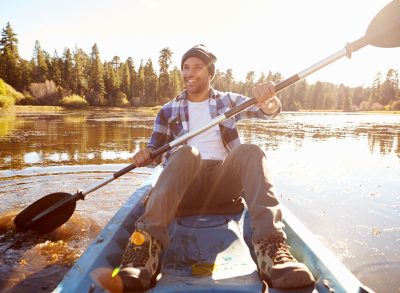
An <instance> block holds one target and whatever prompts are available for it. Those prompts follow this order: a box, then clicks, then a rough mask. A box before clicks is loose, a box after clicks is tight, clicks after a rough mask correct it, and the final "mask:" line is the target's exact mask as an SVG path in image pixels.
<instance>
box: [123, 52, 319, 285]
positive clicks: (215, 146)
mask: <svg viewBox="0 0 400 293" xmlns="http://www.w3.org/2000/svg"><path fill="white" fill-rule="evenodd" d="M215 61H216V57H215V55H214V54H212V53H211V52H210V51H209V50H208V49H207V48H206V47H205V46H204V45H197V46H194V47H193V48H191V49H190V50H188V51H187V52H186V53H185V54H184V55H183V57H182V62H181V69H182V76H183V80H184V84H185V87H186V89H185V90H184V91H183V92H182V93H181V94H179V95H178V96H177V97H176V98H175V99H173V100H172V101H170V102H169V103H167V104H165V105H164V106H163V107H162V109H161V110H160V112H159V113H158V115H157V118H156V121H155V126H154V131H153V134H152V136H151V139H150V143H149V145H148V147H147V148H145V149H142V150H140V151H139V152H138V153H136V154H135V155H134V157H133V163H134V164H135V165H136V166H138V167H140V166H144V165H146V164H148V163H150V162H151V159H150V154H151V152H152V151H154V150H156V149H157V148H160V147H161V146H163V145H164V144H166V143H168V142H170V141H171V140H173V139H174V138H176V137H178V136H181V135H182V134H184V133H187V132H188V131H192V130H195V129H198V128H199V127H201V126H204V125H205V124H206V123H207V122H209V121H210V120H211V119H212V118H214V117H216V116H218V115H219V114H221V113H224V112H225V111H227V110H229V109H231V108H232V107H234V106H235V105H238V104H240V103H242V102H244V101H245V100H246V99H248V98H246V97H243V96H241V95H238V94H234V93H223V92H219V91H217V90H214V89H213V88H212V87H211V86H210V83H211V80H212V79H213V77H214V74H215V65H214V63H215ZM252 94H253V97H255V98H256V99H257V101H258V102H259V103H258V104H257V105H256V106H252V107H250V108H249V109H247V110H245V111H243V112H242V113H240V114H238V115H236V116H235V117H234V118H230V119H228V120H226V121H224V122H221V123H220V124H219V125H218V126H215V127H213V128H211V129H209V130H207V131H205V132H203V133H201V134H199V135H197V136H195V137H193V138H191V139H190V140H188V141H187V143H186V144H185V145H183V146H180V147H178V148H176V149H174V150H172V151H171V152H170V153H169V154H168V158H167V159H166V162H165V168H164V170H163V172H162V173H161V175H160V177H159V180H158V181H157V184H156V185H155V187H154V189H153V190H152V193H151V196H150V197H149V199H148V201H147V204H146V209H145V212H144V214H143V216H142V217H141V218H140V219H139V220H138V221H137V223H136V230H135V232H134V233H133V234H132V236H131V237H130V240H129V242H128V245H127V248H126V250H125V252H124V255H123V257H122V261H121V266H120V273H119V274H120V276H121V278H122V280H123V283H124V287H125V288H127V289H130V290H132V289H146V288H148V287H149V286H150V285H151V283H152V282H154V281H155V278H156V275H157V274H158V270H159V268H160V261H159V256H160V252H161V250H162V249H165V248H166V247H167V246H168V242H169V236H168V225H169V224H170V223H171V221H172V220H173V218H174V217H175V216H177V215H178V216H182V215H188V214H196V213H197V214H202V213H203V214H204V213H234V212H239V211H241V210H242V209H243V203H242V200H241V199H242V198H243V199H244V201H245V202H246V204H247V207H248V210H249V214H250V218H251V221H252V227H253V236H252V242H253V245H254V249H255V253H256V255H257V262H258V266H259V270H260V272H261V274H262V275H263V276H264V278H265V279H266V280H267V281H268V283H269V284H270V285H271V286H272V287H276V288H299V287H304V286H308V285H311V284H313V283H314V278H313V276H312V274H311V273H310V271H309V270H308V269H307V267H306V266H305V265H304V264H302V263H299V262H297V261H296V259H295V258H294V257H293V256H292V255H291V253H290V252H289V247H288V246H287V245H286V243H285V239H286V235H285V232H284V231H283V227H284V225H283V223H282V213H281V209H280V206H279V203H278V201H277V199H276V197H275V194H274V191H273V186H272V183H271V178H270V175H269V173H268V170H267V162H266V157H265V154H264V153H263V151H262V150H261V149H260V148H259V147H258V146H255V145H251V144H241V143H240V140H239V135H238V130H237V128H236V121H238V120H240V119H244V118H266V117H271V116H275V115H277V114H279V113H280V111H281V103H280V101H279V99H278V98H277V97H276V96H275V94H274V84H273V83H271V82H268V83H263V84H261V85H258V86H256V87H255V88H254V89H253V91H252Z"/></svg>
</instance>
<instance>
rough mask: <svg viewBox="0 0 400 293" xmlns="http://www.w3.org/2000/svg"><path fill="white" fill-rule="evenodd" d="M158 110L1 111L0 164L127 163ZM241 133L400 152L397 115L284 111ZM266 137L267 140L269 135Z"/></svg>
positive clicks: (272, 144) (271, 144)
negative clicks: (361, 142)
mask: <svg viewBox="0 0 400 293" xmlns="http://www.w3.org/2000/svg"><path fill="white" fill-rule="evenodd" d="M153 119H154V113H153V114H151V115H143V114H142V115H140V114H139V113H136V112H133V111H132V110H131V111H114V112H113V111H92V112H91V111H79V112H78V113H76V112H69V111H63V112H57V113H53V112H50V113H47V112H45V113H40V114H36V113H30V114H29V113H28V114H26V113H25V114H24V113H15V112H14V113H10V114H5V113H2V114H0V127H1V128H0V143H1V147H0V169H2V170H5V169H23V168H26V167H28V166H50V165H57V164H60V163H62V164H63V165H64V164H69V165H76V164H78V165H87V164H100V163H104V162H105V161H108V162H112V163H122V162H124V161H126V160H127V159H128V158H129V157H131V156H132V154H133V153H134V152H135V151H137V150H138V149H139V148H141V147H143V146H145V145H146V143H147V140H148V137H149V136H150V134H151V129H152V126H153ZM241 124H242V126H241V128H240V131H241V136H242V137H243V138H244V139H245V140H246V141H252V142H259V144H260V145H264V146H265V149H276V148H279V147H280V146H281V145H282V144H284V143H287V142H293V143H294V144H293V145H294V146H295V147H296V148H298V149H300V148H301V147H302V144H303V141H304V140H309V139H311V140H327V139H330V138H335V139H348V138H354V139H358V140H359V139H362V138H367V141H368V145H369V148H370V151H371V153H373V152H379V153H381V154H384V155H385V154H390V153H396V154H397V155H398V156H399V155H400V117H399V116H398V115H356V114H341V113H340V114H338V113H285V114H283V115H281V116H280V117H279V118H277V119H274V120H271V121H253V122H251V123H249V122H242V123H241ZM265 138H267V140H265Z"/></svg>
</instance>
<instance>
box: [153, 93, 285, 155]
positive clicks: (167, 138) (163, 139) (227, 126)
mask: <svg viewBox="0 0 400 293" xmlns="http://www.w3.org/2000/svg"><path fill="white" fill-rule="evenodd" d="M248 99H249V98H248V97H245V96H242V95H239V94H235V93H228V92H220V91H217V90H214V89H213V88H211V89H210V98H209V101H210V114H211V118H212V119H214V118H215V117H217V116H218V115H221V114H223V113H225V112H226V111H228V110H230V109H232V108H233V107H235V106H236V105H239V104H241V103H243V102H245V101H246V100H248ZM280 111H281V107H280V109H279V111H278V114H279V113H280ZM268 117H270V116H269V115H266V114H265V113H264V112H263V111H262V110H261V109H260V108H258V107H256V106H251V107H249V108H247V109H246V110H244V111H242V112H241V113H239V114H237V115H235V116H233V117H231V118H229V119H226V120H225V121H223V122H221V123H220V124H219V128H220V131H221V139H222V142H223V145H224V146H225V148H226V150H227V151H228V152H229V151H231V150H232V149H233V148H235V147H236V146H238V145H239V144H240V143H241V142H240V138H239V133H238V130H237V127H236V122H237V121H239V120H242V119H251V118H261V119H266V118H268ZM188 122H189V114H188V99H187V92H186V90H184V91H183V92H181V93H180V94H179V95H178V96H177V97H176V98H175V99H173V100H171V101H170V102H168V103H167V104H165V105H164V106H163V107H162V108H161V110H160V111H159V112H158V114H157V118H156V120H155V123H154V129H153V133H152V135H151V138H150V142H149V144H148V147H149V148H151V149H152V150H153V151H154V150H156V149H158V148H160V147H162V146H163V145H165V144H167V143H169V142H171V141H172V140H174V139H175V138H177V137H179V136H181V135H183V134H185V133H187V132H189V123H188ZM167 157H168V154H167Z"/></svg>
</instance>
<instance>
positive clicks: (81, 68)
mask: <svg viewBox="0 0 400 293" xmlns="http://www.w3.org/2000/svg"><path fill="white" fill-rule="evenodd" d="M172 55H173V52H172V51H171V50H170V49H169V48H168V47H167V48H163V49H162V50H161V51H160V55H159V58H158V68H159V69H158V72H157V71H156V69H155V67H154V64H153V61H152V60H151V59H150V58H149V59H147V60H146V61H143V59H142V60H141V62H140V64H139V66H138V67H137V66H136V64H135V63H134V61H133V59H132V57H129V58H127V59H126V60H121V58H120V57H119V56H114V57H113V58H112V60H111V61H102V60H101V58H100V52H99V48H98V46H97V44H94V45H93V46H92V48H91V52H90V53H89V54H87V53H86V52H84V51H83V50H82V49H80V48H77V47H76V48H74V49H73V50H71V49H69V48H65V49H64V52H63V54H62V56H59V55H58V53H57V51H55V52H54V53H53V54H52V55H50V54H49V53H48V52H46V51H45V50H44V49H43V48H42V47H41V45H40V43H39V41H36V42H35V45H34V49H33V56H32V58H31V60H25V59H23V58H21V57H20V56H19V53H18V39H17V34H16V33H15V32H14V30H13V29H12V27H11V25H10V23H7V25H6V27H5V28H4V29H3V30H2V34H1V40H0V79H2V80H4V82H5V83H7V84H8V85H10V86H12V87H13V88H14V89H16V90H17V91H19V92H21V93H22V95H20V96H19V97H20V98H17V99H16V103H17V104H39V105H60V104H62V101H63V98H64V97H66V96H71V95H76V96H78V97H80V98H81V99H83V100H84V101H85V103H86V102H87V103H88V104H89V105H92V106H129V105H132V106H154V105H159V104H162V103H165V102H166V101H168V100H170V99H171V98H173V97H174V96H175V95H177V94H178V93H179V92H180V91H181V90H182V89H183V88H184V85H183V82H182V78H181V71H180V69H179V68H178V67H176V66H174V67H173V68H172V66H171V63H172V62H171V58H172ZM283 79H284V77H283V76H282V75H281V74H280V73H279V72H276V73H273V72H271V71H270V72H268V74H266V75H265V74H264V73H262V74H261V76H260V77H258V78H256V74H255V72H254V71H250V72H248V73H247V76H246V78H245V80H244V81H236V79H235V78H234V75H233V71H232V69H228V70H226V71H225V72H224V71H220V70H217V71H216V74H215V77H214V79H213V81H212V86H213V87H214V88H216V89H218V90H221V91H233V92H237V93H241V94H244V95H247V96H251V88H252V87H253V86H254V85H255V84H256V83H259V82H262V81H269V80H271V81H274V82H275V83H279V82H280V81H282V80H283ZM279 96H280V97H281V98H282V102H283V107H284V110H292V111H297V110H300V109H309V110H344V111H355V110H400V88H399V77H398V71H397V70H395V69H389V70H388V72H387V73H386V75H385V76H383V75H382V74H381V73H379V72H378V73H377V74H376V76H375V79H374V81H373V83H372V85H371V87H367V88H364V87H355V88H351V87H348V86H345V85H343V84H340V85H335V84H332V83H329V82H319V81H318V82H316V83H315V84H308V83H307V81H306V80H302V81H299V82H297V83H296V84H294V85H292V86H290V87H288V88H287V89H285V90H283V91H282V92H281V93H280V94H279ZM0 97H1V92H0ZM0 101H1V99H0Z"/></svg>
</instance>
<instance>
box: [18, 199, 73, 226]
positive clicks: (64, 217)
mask: <svg viewBox="0 0 400 293" xmlns="http://www.w3.org/2000/svg"><path fill="white" fill-rule="evenodd" d="M69 199H71V200H69ZM60 202H64V203H63V204H62V205H60V206H59V207H58V208H56V209H55V210H53V211H51V212H49V213H47V214H45V215H43V216H40V217H39V218H37V219H35V220H34V221H33V219H34V218H35V217H37V216H39V215H40V214H41V213H42V212H45V211H46V210H47V209H50V208H51V207H53V206H55V205H56V204H58V203H60ZM75 207H76V200H73V199H72V195H71V194H69V193H65V192H56V193H51V194H49V195H46V196H44V197H42V198H41V199H39V200H37V201H35V202H34V203H33V204H31V205H30V206H28V207H27V208H25V209H24V210H23V211H22V212H20V213H19V214H18V215H17V216H16V217H15V219H14V224H15V226H16V227H17V230H19V231H26V230H35V231H38V232H40V233H43V234H45V233H49V232H51V231H53V230H54V229H56V228H58V227H60V226H61V225H62V224H64V223H65V222H67V221H68V220H69V218H71V216H72V214H73V213H74V211H75Z"/></svg>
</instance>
